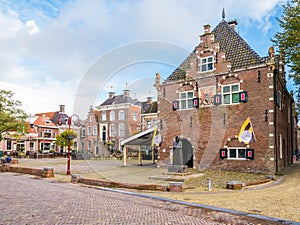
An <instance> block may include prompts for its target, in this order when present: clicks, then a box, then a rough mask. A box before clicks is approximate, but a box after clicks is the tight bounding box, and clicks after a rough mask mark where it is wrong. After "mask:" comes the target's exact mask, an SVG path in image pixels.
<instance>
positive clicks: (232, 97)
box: [222, 83, 240, 105]
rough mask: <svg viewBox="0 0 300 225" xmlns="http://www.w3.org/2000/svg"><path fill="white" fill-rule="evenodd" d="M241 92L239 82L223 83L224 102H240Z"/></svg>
mask: <svg viewBox="0 0 300 225" xmlns="http://www.w3.org/2000/svg"><path fill="white" fill-rule="evenodd" d="M239 92H240V84H239V83H236V84H228V85H222V96H223V101H222V102H223V104H225V105H230V104H237V103H239Z"/></svg>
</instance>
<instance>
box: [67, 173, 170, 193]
mask: <svg viewBox="0 0 300 225" xmlns="http://www.w3.org/2000/svg"><path fill="white" fill-rule="evenodd" d="M71 182H72V183H82V184H86V185H94V186H101V187H111V188H112V187H113V188H129V189H138V190H152V191H170V189H169V187H168V186H167V185H159V184H128V183H118V182H113V181H107V180H96V179H89V178H82V177H80V175H77V174H74V175H72V178H71Z"/></svg>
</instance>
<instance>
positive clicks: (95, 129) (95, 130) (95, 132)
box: [93, 126, 98, 135]
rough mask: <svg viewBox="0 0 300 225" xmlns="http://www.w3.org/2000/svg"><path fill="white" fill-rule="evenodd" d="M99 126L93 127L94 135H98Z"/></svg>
mask: <svg viewBox="0 0 300 225" xmlns="http://www.w3.org/2000/svg"><path fill="white" fill-rule="evenodd" d="M97 133H98V132H97V126H93V135H97Z"/></svg>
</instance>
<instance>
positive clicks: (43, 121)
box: [33, 115, 57, 128]
mask: <svg viewBox="0 0 300 225" xmlns="http://www.w3.org/2000/svg"><path fill="white" fill-rule="evenodd" d="M33 124H34V125H36V126H47V127H53V128H57V126H56V124H55V123H53V122H52V121H51V120H50V118H49V117H47V116H44V115H43V116H39V117H38V118H37V119H36V120H35V121H34V122H33Z"/></svg>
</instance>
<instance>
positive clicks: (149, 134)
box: [120, 127, 157, 166]
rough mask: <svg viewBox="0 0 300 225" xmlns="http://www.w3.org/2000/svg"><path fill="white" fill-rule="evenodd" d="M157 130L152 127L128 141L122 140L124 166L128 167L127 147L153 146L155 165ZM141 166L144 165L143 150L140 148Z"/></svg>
mask: <svg viewBox="0 0 300 225" xmlns="http://www.w3.org/2000/svg"><path fill="white" fill-rule="evenodd" d="M156 133H157V128H156V127H151V128H150V129H148V130H145V131H143V132H141V133H138V134H136V135H133V136H131V137H129V138H127V139H124V140H121V141H120V142H121V146H122V147H123V164H124V166H126V164H127V162H126V160H127V150H126V146H127V145H135V146H151V147H152V162H153V163H154V150H153V146H154V142H155V141H154V137H155V136H156ZM139 165H142V157H141V148H140V147H139Z"/></svg>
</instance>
